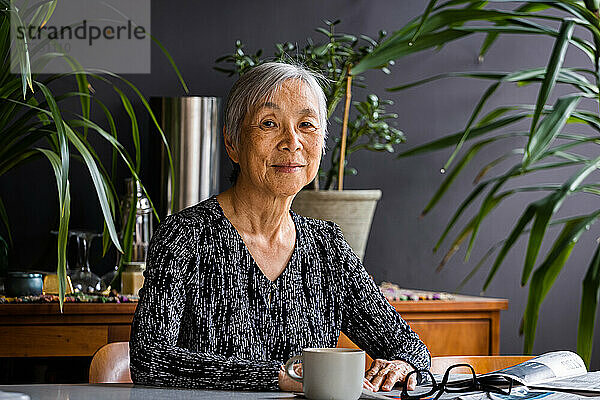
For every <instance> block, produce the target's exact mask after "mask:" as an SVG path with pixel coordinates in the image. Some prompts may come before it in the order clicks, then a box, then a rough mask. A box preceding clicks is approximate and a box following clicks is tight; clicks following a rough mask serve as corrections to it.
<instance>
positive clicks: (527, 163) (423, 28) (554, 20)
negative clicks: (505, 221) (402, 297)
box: [351, 0, 600, 365]
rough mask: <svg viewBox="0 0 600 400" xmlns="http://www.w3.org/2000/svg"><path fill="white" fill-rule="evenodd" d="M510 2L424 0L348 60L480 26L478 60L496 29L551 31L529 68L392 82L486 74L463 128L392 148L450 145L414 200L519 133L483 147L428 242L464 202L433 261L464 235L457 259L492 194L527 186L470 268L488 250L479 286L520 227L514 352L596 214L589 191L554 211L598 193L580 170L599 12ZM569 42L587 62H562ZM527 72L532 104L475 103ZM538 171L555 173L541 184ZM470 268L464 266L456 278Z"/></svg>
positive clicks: (435, 41) (565, 0)
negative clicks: (541, 58)
mask: <svg viewBox="0 0 600 400" xmlns="http://www.w3.org/2000/svg"><path fill="white" fill-rule="evenodd" d="M501 3H502V4H501ZM511 3H513V4H514V3H516V6H515V7H514V8H513V9H506V7H495V6H496V5H498V6H506V4H507V3H506V2H503V1H494V0H492V1H489V2H487V1H486V2H481V1H471V0H467V1H448V2H438V1H436V0H430V1H429V2H428V4H427V6H426V9H425V11H424V13H423V15H421V16H419V17H417V18H415V19H413V20H412V21H410V22H409V23H408V24H406V25H405V26H404V27H402V28H401V29H399V30H398V31H396V32H394V33H393V34H392V35H390V36H389V37H388V38H386V40H385V41H383V42H382V43H380V44H379V45H378V47H377V49H375V50H374V51H373V52H371V53H370V54H368V55H366V56H365V57H364V58H363V59H362V60H361V62H359V63H358V64H357V65H355V66H354V67H353V68H352V72H351V73H355V74H359V73H361V72H363V71H365V70H367V69H369V68H373V67H375V66H378V65H383V64H384V63H388V62H389V61H390V60H395V59H398V58H400V57H403V56H405V55H407V54H410V53H414V52H416V51H421V50H423V49H427V48H430V47H432V46H436V47H439V46H443V45H444V44H446V43H448V42H450V41H453V40H457V39H460V38H463V37H466V36H470V35H475V34H483V44H482V46H481V51H480V55H479V56H480V59H481V60H483V57H484V56H485V54H486V53H487V52H488V51H489V50H490V48H491V46H492V45H493V43H494V42H495V41H496V40H498V39H499V38H501V37H502V36H504V35H511V34H527V35H534V36H538V37H545V38H547V37H550V38H552V39H553V41H554V44H553V48H552V52H551V55H550V58H549V60H548V61H547V63H546V64H545V65H541V66H540V67H538V68H531V69H525V70H517V71H511V72H481V71H478V72H459V73H446V74H442V75H439V76H434V77H430V78H427V79H424V80H422V81H419V82H413V83H408V84H405V85H402V86H398V87H395V88H392V89H391V90H394V91H399V90H402V89H406V88H408V87H414V86H416V85H421V84H425V83H427V82H431V81H433V80H436V79H442V78H447V77H466V78H473V79H482V80H487V81H489V82H490V85H489V86H488V88H487V90H486V91H485V92H484V93H483V94H482V96H481V100H480V101H479V102H478V104H477V105H476V107H475V109H474V110H473V111H472V112H471V115H470V117H469V119H468V121H467V123H466V126H465V129H464V130H463V131H462V132H459V133H457V134H453V135H449V136H445V137H442V138H440V139H438V140H435V141H433V142H431V143H427V144H425V145H422V146H419V147H416V148H413V149H410V150H408V151H406V152H404V153H402V154H400V155H399V156H400V157H407V156H410V155H414V154H418V153H423V152H428V151H434V150H441V149H449V148H451V149H452V152H451V154H450V156H449V158H448V161H447V163H446V165H445V166H444V169H443V172H446V177H445V179H444V181H443V182H442V184H441V185H440V187H439V188H438V189H437V191H436V192H435V193H434V194H433V196H432V199H431V201H430V202H429V203H428V204H427V205H426V206H425V208H424V210H423V214H424V215H425V214H427V213H428V212H429V211H430V210H431V209H432V208H433V207H434V206H436V205H437V204H439V201H440V199H441V198H442V196H443V195H444V194H445V193H446V192H447V191H448V190H450V189H451V187H452V184H453V182H454V181H455V179H456V177H457V176H458V175H459V174H460V173H461V172H462V171H464V170H465V169H468V167H469V166H470V165H471V164H470V162H471V160H472V158H473V157H474V156H475V155H476V154H477V153H479V152H481V151H485V150H487V149H488V146H491V145H492V144H493V143H496V142H499V141H503V140H507V139H509V140H510V139H517V140H520V145H518V146H517V147H515V148H514V149H511V150H510V151H508V152H506V153H503V154H497V155H496V156H491V157H490V162H489V163H488V164H487V165H485V166H484V167H483V168H482V169H481V171H480V172H479V174H478V176H477V179H476V180H475V183H474V188H473V190H472V192H471V193H470V194H469V195H468V196H467V197H466V198H465V199H464V201H463V202H462V203H461V204H460V205H459V206H458V208H457V210H456V212H455V214H454V216H453V217H452V218H451V220H450V221H449V223H448V225H447V227H446V228H445V229H444V230H443V233H442V234H441V237H440V239H439V241H438V243H437V244H436V246H435V249H439V248H440V246H441V245H442V244H443V243H444V241H445V239H446V238H447V237H448V235H449V234H450V232H451V230H452V228H453V227H455V226H457V225H458V222H459V220H460V218H461V217H462V216H463V215H464V214H465V212H466V211H467V210H468V209H470V208H474V209H475V216H474V217H473V218H472V219H470V220H468V221H466V222H465V223H464V224H463V227H462V229H461V230H460V231H459V233H458V235H457V236H456V238H455V239H454V240H453V241H452V242H451V244H450V246H449V250H448V252H447V253H446V255H445V256H444V257H443V260H442V262H441V263H440V268H441V267H442V266H443V265H444V264H445V263H446V261H447V260H448V259H449V258H450V257H451V256H452V254H454V253H455V252H456V251H457V250H458V248H459V247H460V246H461V245H462V244H463V243H465V242H468V245H467V251H466V259H468V257H469V255H470V253H471V250H472V249H473V246H474V244H475V241H476V238H477V235H478V232H479V231H480V228H481V226H482V224H483V222H484V220H485V219H486V218H487V217H489V215H490V214H491V213H492V212H493V211H494V210H495V209H496V208H497V207H498V206H499V205H500V204H502V203H503V202H504V201H505V200H506V199H508V198H510V197H512V196H515V195H519V194H520V193H526V192H527V193H530V194H531V193H537V194H538V197H537V199H536V200H534V201H532V202H531V203H529V204H528V206H527V207H525V208H524V209H523V210H515V222H514V226H513V227H512V229H511V230H510V231H509V232H506V237H505V238H504V239H503V240H501V241H500V242H498V243H497V244H496V245H495V246H493V247H492V248H491V249H489V251H488V252H487V253H486V255H485V256H484V257H483V259H482V260H480V261H479V262H478V263H477V265H476V266H475V268H474V271H473V272H475V271H476V270H478V269H479V268H480V267H481V266H482V265H484V264H485V263H486V261H487V260H488V259H489V258H490V257H491V256H492V255H494V254H496V255H495V259H494V260H493V262H491V263H490V265H491V268H490V272H489V273H488V276H487V278H486V280H485V283H484V285H483V288H484V290H485V289H486V288H487V287H488V285H489V284H490V282H491V281H492V279H493V278H494V277H495V276H497V275H498V272H499V271H500V268H501V266H502V265H503V261H504V260H505V257H506V255H507V253H508V252H509V251H510V250H511V249H512V248H513V246H514V245H515V243H516V242H517V240H519V238H521V237H527V238H528V243H527V250H526V252H525V254H524V262H523V270H522V277H521V285H522V286H525V285H527V284H529V295H528V300H527V305H526V308H525V310H524V315H523V324H522V331H523V333H524V352H525V353H531V351H532V349H533V343H534V338H535V331H536V325H537V322H538V313H539V309H540V306H541V304H542V302H543V301H544V299H545V298H546V296H547V294H548V292H549V290H550V288H552V286H553V284H554V283H555V281H556V279H557V276H558V275H559V273H560V271H561V270H562V269H563V268H564V267H565V265H567V261H568V260H569V257H570V256H571V254H572V252H573V251H574V249H575V246H576V242H577V241H578V239H579V238H580V237H581V236H582V235H584V234H590V232H591V226H592V224H593V223H594V222H596V221H597V220H598V218H600V209H599V208H597V205H598V202H597V201H596V202H595V203H594V204H595V206H594V207H593V208H595V209H594V210H592V211H591V212H589V213H582V214H575V215H571V216H569V217H566V218H558V217H557V213H558V212H559V210H561V208H562V206H563V205H564V204H565V203H567V202H570V201H572V199H573V198H575V197H580V196H590V197H591V198H595V196H598V195H600V190H599V189H600V185H599V184H598V180H597V178H596V179H590V178H592V177H593V176H594V174H596V175H595V176H596V177H597V173H598V169H599V168H600V153H599V152H598V146H597V145H598V143H600V136H598V132H599V131H600V115H599V114H598V109H600V102H599V99H600V98H599V93H600V61H599V60H600V18H599V10H598V9H599V2H598V1H597V0H585V1H584V2H575V1H570V0H553V1H538V0H529V1H528V0H522V1H515V2H511ZM569 47H573V48H575V49H578V50H579V51H581V52H583V54H585V56H587V59H588V63H587V64H586V65H581V66H579V67H577V68H572V67H566V66H565V65H564V60H565V54H566V51H567V49H568V48H569ZM532 83H535V84H539V90H538V92H537V100H536V102H535V104H524V105H515V104H508V105H503V106H500V107H497V108H495V109H493V110H491V111H489V112H487V113H485V114H483V112H482V110H483V109H484V107H485V105H486V103H487V102H488V100H489V99H490V98H492V97H493V95H494V93H495V92H496V90H497V89H498V88H499V87H501V86H503V85H506V84H517V87H520V86H523V85H529V84H532ZM559 86H560V87H561V89H563V91H561V93H564V90H568V93H567V94H561V95H560V96H559V97H558V98H557V99H556V101H554V102H553V104H548V103H549V102H550V99H551V95H552V94H553V92H554V91H555V89H556V88H557V87H559ZM584 102H585V103H586V106H584V104H583V103H584ZM589 104H593V108H592V109H590V108H589V107H587V105H589ZM523 121H526V122H529V129H527V130H522V129H520V128H519V122H523ZM467 145H468V147H467V148H466V149H465V147H466V146H467ZM508 160H512V161H513V163H512V165H510V166H509V167H508V168H506V169H504V170H501V171H498V172H497V173H495V174H494V173H493V172H494V171H496V170H497V169H498V168H499V166H502V165H505V164H501V163H502V162H507V161H508ZM564 169H566V171H568V174H567V177H566V178H564V179H560V178H557V177H556V176H558V175H555V174H546V175H541V176H540V175H539V174H535V172H538V171H549V172H553V171H559V170H564ZM525 175H528V176H529V175H531V176H530V178H529V179H530V180H538V182H537V183H534V184H530V185H526V186H522V185H520V184H519V183H520V181H519V180H518V179H519V177H523V176H525ZM541 179H543V181H541ZM549 179H553V180H554V181H553V182H550V183H548V180H549ZM477 200H480V201H479V202H478V201H477ZM476 204H478V205H476ZM556 228H560V231H559V232H558V235H556V237H555V238H554V239H552V246H550V249H549V250H548V251H546V252H541V251H540V249H541V248H542V243H543V242H545V241H550V240H551V239H550V238H549V237H548V236H550V235H549V233H548V232H549V230H551V229H556ZM596 235H598V234H597V231H596ZM467 239H468V241H467ZM590 258H591V262H590V265H589V267H588V270H587V273H586V274H585V278H584V279H583V291H582V298H581V306H580V308H579V328H578V335H577V351H578V353H579V354H580V355H581V356H582V357H583V358H584V360H585V361H586V363H588V365H589V361H590V358H591V350H592V341H593V331H594V324H595V315H596V309H597V303H598V296H599V294H600V244H599V245H598V247H597V248H596V250H595V252H594V253H593V254H590ZM470 276H472V273H471V274H469V276H467V279H468V278H469V277H470Z"/></svg>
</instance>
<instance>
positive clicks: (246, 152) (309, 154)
mask: <svg viewBox="0 0 600 400" xmlns="http://www.w3.org/2000/svg"><path fill="white" fill-rule="evenodd" d="M318 110H319V103H318V100H317V97H316V96H315V95H314V94H313V93H312V91H311V90H310V88H309V87H308V86H307V85H306V84H305V83H303V82H302V81H300V80H291V79H290V80H288V81H285V82H284V83H283V84H282V85H281V89H280V90H278V91H276V92H275V93H273V95H272V96H271V98H270V99H268V101H263V102H259V104H257V105H256V106H255V107H253V108H252V109H251V111H250V112H248V113H247V114H246V116H245V118H244V121H243V124H242V134H241V137H240V146H239V148H238V149H236V148H234V146H231V145H230V144H228V145H227V152H228V153H229V156H230V157H231V159H232V160H233V161H235V162H237V163H238V164H239V165H240V170H241V172H240V175H239V177H238V182H239V181H240V180H243V183H244V184H249V185H252V186H253V187H254V188H257V189H260V190H263V191H266V192H268V193H269V194H270V195H275V196H284V197H285V196H293V195H295V194H296V193H298V192H299V191H300V190H301V189H302V188H303V187H304V186H305V185H307V184H308V183H310V182H311V181H312V180H313V178H314V177H315V175H316V174H317V170H318V168H319V163H320V160H321V151H322V146H323V134H324V133H323V127H322V126H320V124H319V117H318V116H319V114H318ZM239 183H241V182H239Z"/></svg>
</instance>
